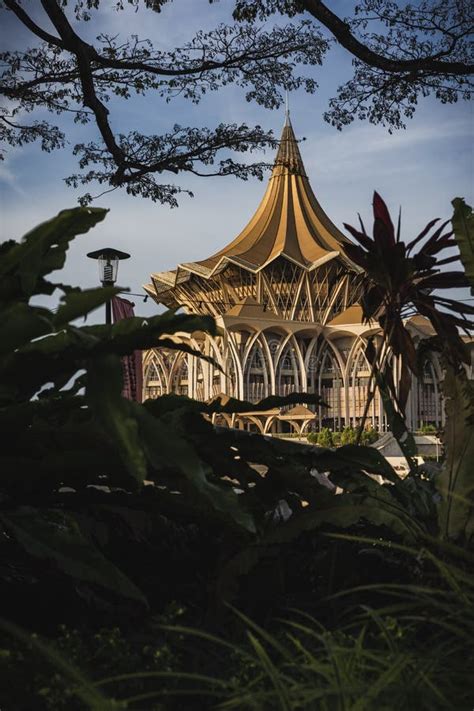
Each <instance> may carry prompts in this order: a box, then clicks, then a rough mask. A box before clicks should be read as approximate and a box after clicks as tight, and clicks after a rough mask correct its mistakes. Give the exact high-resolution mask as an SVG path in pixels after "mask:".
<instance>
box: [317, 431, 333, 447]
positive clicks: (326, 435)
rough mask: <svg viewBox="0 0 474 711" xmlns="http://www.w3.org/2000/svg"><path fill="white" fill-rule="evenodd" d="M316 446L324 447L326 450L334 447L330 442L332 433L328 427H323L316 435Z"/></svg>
mask: <svg viewBox="0 0 474 711" xmlns="http://www.w3.org/2000/svg"><path fill="white" fill-rule="evenodd" d="M318 446H319V447H326V448H327V449H329V448H330V447H333V446H334V444H333V441H332V432H331V430H330V429H329V427H323V428H322V429H321V431H320V432H319V433H318Z"/></svg>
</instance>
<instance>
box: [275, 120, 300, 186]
mask: <svg viewBox="0 0 474 711" xmlns="http://www.w3.org/2000/svg"><path fill="white" fill-rule="evenodd" d="M279 175H303V176H305V177H306V171H305V169H304V165H303V159H302V158H301V154H300V149H299V148H298V141H297V139H296V136H295V133H294V131H293V126H292V125H291V121H290V111H289V109H288V108H287V110H286V111H285V124H284V126H283V131H282V133H281V138H280V146H279V148H278V152H277V154H276V158H275V162H274V164H273V171H272V178H275V177H277V176H279Z"/></svg>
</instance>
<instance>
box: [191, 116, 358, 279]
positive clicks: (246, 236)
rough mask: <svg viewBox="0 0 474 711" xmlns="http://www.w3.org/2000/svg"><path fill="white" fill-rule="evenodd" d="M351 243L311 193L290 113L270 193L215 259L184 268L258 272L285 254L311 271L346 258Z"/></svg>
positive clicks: (202, 272)
mask: <svg viewBox="0 0 474 711" xmlns="http://www.w3.org/2000/svg"><path fill="white" fill-rule="evenodd" d="M347 242H348V240H347V238H346V237H345V236H344V235H343V234H342V232H340V231H339V230H338V228H337V227H336V226H335V225H334V224H333V223H332V222H331V220H330V219H329V217H328V216H327V215H326V213H325V212H324V210H323V209H322V207H321V205H320V204H319V202H318V200H317V199H316V197H315V195H314V193H313V191H312V189H311V185H310V184H309V180H308V177H307V175H306V171H305V168H304V164H303V160H302V158H301V154H300V151H299V147H298V142H297V140H296V137H295V134H294V131H293V127H292V125H291V121H290V118H289V115H288V112H287V114H286V120H285V125H284V126H283V132H282V135H281V139H280V146H279V149H278V153H277V155H276V159H275V162H274V165H273V170H272V174H271V177H270V180H269V183H268V187H267V190H266V192H265V194H264V196H263V199H262V201H261V203H260V205H259V207H258V208H257V211H256V212H255V214H254V216H253V217H252V219H251V220H250V222H249V223H248V224H247V226H246V227H245V228H244V229H243V230H242V232H241V233H240V234H239V235H238V236H237V237H236V238H235V239H234V240H233V241H232V242H231V243H230V244H228V245H227V246H226V247H224V248H223V249H221V250H219V252H217V253H216V254H214V255H213V256H211V257H209V258H208V259H204V260H201V261H199V262H191V263H187V264H182V265H180V266H181V268H183V269H185V270H188V271H190V272H194V273H197V274H200V275H201V276H210V275H211V274H213V273H214V272H216V271H220V267H222V266H224V264H226V263H227V262H229V261H230V262H233V263H234V264H238V265H240V266H242V267H244V268H246V269H249V270H250V271H258V270H259V269H261V268H262V267H264V266H265V265H266V264H269V263H270V262H271V261H273V260H274V259H275V258H276V257H278V256H280V255H283V256H285V257H287V258H288V259H289V260H290V261H292V262H295V263H296V264H298V265H300V266H301V267H303V268H304V269H308V270H309V269H313V268H314V267H316V266H319V265H320V264H323V263H324V262H326V261H329V260H331V259H333V258H334V257H337V256H341V257H342V258H343V259H344V260H345V257H344V254H343V252H342V249H341V247H342V245H343V244H346V243H347ZM345 261H347V260H345Z"/></svg>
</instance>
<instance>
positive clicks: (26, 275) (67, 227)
mask: <svg viewBox="0 0 474 711" xmlns="http://www.w3.org/2000/svg"><path fill="white" fill-rule="evenodd" d="M106 214H107V210H104V209H102V208H98V207H95V208H89V207H88V208H84V207H76V208H73V209H71V210H62V211H61V212H60V213H59V214H58V215H56V217H53V218H52V219H51V220H48V221H47V222H43V223H42V224H41V225H38V227H35V228H34V229H33V230H31V231H30V232H28V234H26V235H25V236H24V237H23V240H22V241H21V242H20V243H19V244H9V249H8V250H7V251H6V253H4V254H2V260H1V263H0V280H3V279H6V280H7V281H8V283H9V284H10V285H11V287H13V289H12V290H13V293H14V294H15V295H19V294H21V295H22V296H23V297H27V298H28V297H30V296H32V295H33V294H35V293H38V292H37V290H36V287H37V284H38V283H39V282H40V281H41V280H42V278H43V277H44V276H45V275H46V274H49V273H50V272H52V271H55V270H57V269H62V267H63V266H64V263H65V260H66V251H67V249H68V247H69V242H70V241H71V240H72V239H74V237H75V236H76V235H78V234H83V233H85V232H87V231H88V230H90V228H91V227H94V225H96V224H97V223H98V222H100V221H101V220H103V219H104V217H105V216H106ZM13 278H14V281H12V279H13ZM41 293H44V292H43V290H41Z"/></svg>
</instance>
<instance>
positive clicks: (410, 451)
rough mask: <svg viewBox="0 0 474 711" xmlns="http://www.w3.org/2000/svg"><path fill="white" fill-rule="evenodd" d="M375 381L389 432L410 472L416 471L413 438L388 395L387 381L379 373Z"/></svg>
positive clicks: (376, 374) (376, 373)
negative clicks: (403, 456)
mask: <svg viewBox="0 0 474 711" xmlns="http://www.w3.org/2000/svg"><path fill="white" fill-rule="evenodd" d="M375 381H376V383H377V387H378V389H379V392H380V396H381V398H382V403H383V407H384V410H385V414H386V415H387V420H388V424H389V426H390V431H391V432H392V434H393V436H394V437H395V439H396V440H397V442H398V444H399V445H400V449H401V450H402V452H403V454H404V455H405V458H406V460H407V462H408V466H409V468H410V470H412V471H413V470H414V469H416V460H415V456H416V452H417V449H416V442H415V438H414V437H413V435H412V434H411V432H410V431H409V429H408V427H407V425H406V422H405V420H404V418H403V416H402V415H401V414H400V413H399V412H397V410H396V409H395V405H394V402H393V398H392V396H391V393H390V389H389V387H388V384H387V381H386V379H385V377H384V375H383V374H382V373H381V372H380V371H376V372H375Z"/></svg>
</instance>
